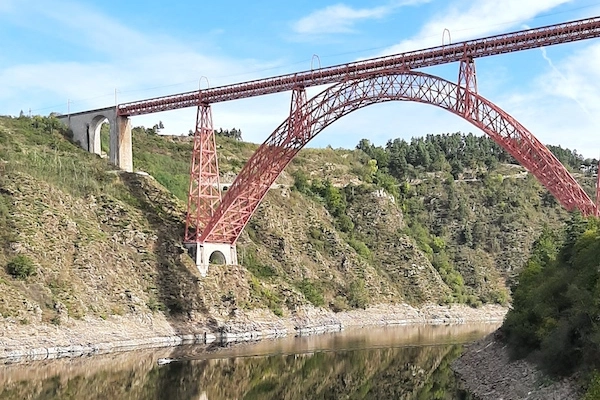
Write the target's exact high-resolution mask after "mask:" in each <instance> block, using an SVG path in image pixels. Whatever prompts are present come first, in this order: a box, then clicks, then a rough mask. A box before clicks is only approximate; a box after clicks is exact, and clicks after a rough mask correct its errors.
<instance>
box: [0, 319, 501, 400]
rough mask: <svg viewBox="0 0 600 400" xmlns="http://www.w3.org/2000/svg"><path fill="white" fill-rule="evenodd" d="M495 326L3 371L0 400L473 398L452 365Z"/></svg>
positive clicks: (368, 331) (335, 336) (406, 330)
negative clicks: (467, 345)
mask: <svg viewBox="0 0 600 400" xmlns="http://www.w3.org/2000/svg"><path fill="white" fill-rule="evenodd" d="M496 328H497V325H494V324H466V325H454V326H431V325H425V326H395V327H379V328H373V327H369V328H361V329H353V330H347V331H343V332H339V333H330V334H322V335H314V336H305V337H288V338H283V339H276V340H264V341H261V342H255V343H243V344H228V345H221V346H219V345H215V344H211V345H206V346H197V345H195V346H180V347H176V348H163V349H153V350H140V351H132V352H126V353H115V354H107V355H101V356H91V357H79V358H64V359H58V360H48V361H35V362H31V363H28V364H18V365H8V366H4V367H0V399H3V400H4V399H11V400H12V399H15V400H16V399H18V400H21V399H35V400H49V399H61V400H65V399H86V400H87V399H90V400H92V399H111V400H123V399H131V400H133V399H135V400H137V399H169V400H171V399H172V400H184V399H185V400H188V399H194V400H215V399H427V400H430V399H470V398H471V397H470V395H469V394H467V393H465V392H464V391H462V390H461V389H460V388H459V387H458V385H457V382H456V380H455V378H454V374H453V373H452V371H451V370H450V368H449V366H450V363H451V361H452V360H454V359H455V358H456V357H457V356H458V355H460V353H461V351H462V349H463V344H464V343H468V342H472V341H474V340H477V339H479V338H481V337H483V336H484V335H485V334H487V333H489V332H491V331H493V330H494V329H496Z"/></svg>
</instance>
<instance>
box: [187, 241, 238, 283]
mask: <svg viewBox="0 0 600 400" xmlns="http://www.w3.org/2000/svg"><path fill="white" fill-rule="evenodd" d="M185 246H186V247H187V249H188V252H189V254H190V256H191V257H192V259H193V260H194V261H195V262H196V267H198V271H199V272H200V275H202V276H203V277H205V276H206V274H207V273H208V266H209V265H210V264H217V265H237V263H238V260H237V248H236V245H235V244H229V243H186V244H185Z"/></svg>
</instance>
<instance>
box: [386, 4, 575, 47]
mask: <svg viewBox="0 0 600 400" xmlns="http://www.w3.org/2000/svg"><path fill="white" fill-rule="evenodd" d="M571 1H573V0H527V1H523V0H503V1H502V2H501V4H500V3H499V2H498V1H497V0H479V1H477V2H472V1H459V2H456V3H453V4H452V5H450V6H449V7H447V8H444V9H443V10H441V11H440V13H439V14H438V15H437V16H434V17H433V18H432V19H431V20H430V21H429V22H427V23H426V24H425V25H424V26H423V28H422V29H421V30H420V32H419V33H418V34H417V35H415V36H413V37H412V38H410V39H406V40H404V41H402V42H400V43H398V44H396V45H394V46H391V47H389V48H387V49H385V50H383V51H382V52H381V54H380V55H388V54H396V53H402V52H406V51H411V50H419V49H423V48H427V47H432V46H440V45H441V44H442V35H443V33H444V30H445V29H448V30H449V31H450V36H451V39H452V42H453V43H456V42H459V41H462V40H467V39H471V38H476V37H481V36H485V35H490V34H494V33H497V32H505V31H507V30H508V29H509V28H511V27H515V26H521V25H522V24H523V22H524V21H527V20H529V19H531V18H533V17H535V16H536V15H538V14H540V13H542V12H544V11H548V10H550V9H552V8H554V7H556V6H559V5H561V4H565V3H569V2H571ZM447 40H448V38H447V36H446V38H445V43H448V41H447Z"/></svg>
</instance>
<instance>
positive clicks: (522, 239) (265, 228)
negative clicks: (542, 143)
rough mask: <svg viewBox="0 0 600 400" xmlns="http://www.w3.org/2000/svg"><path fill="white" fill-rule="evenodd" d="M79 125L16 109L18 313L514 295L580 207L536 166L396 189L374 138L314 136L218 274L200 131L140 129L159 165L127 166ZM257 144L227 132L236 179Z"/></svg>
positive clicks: (138, 153) (200, 310)
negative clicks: (191, 174) (565, 205)
mask: <svg viewBox="0 0 600 400" xmlns="http://www.w3.org/2000/svg"><path fill="white" fill-rule="evenodd" d="M67 137H68V134H67V132H65V131H64V129H63V128H62V127H61V126H60V125H59V124H57V122H56V121H55V120H53V119H49V118H39V117H36V118H33V119H29V118H19V119H11V118H0V144H1V147H0V171H1V175H0V267H2V268H0V314H1V316H2V317H3V318H4V320H5V322H6V321H9V322H11V323H17V324H23V325H27V324H33V323H46V324H55V325H60V324H64V323H66V322H67V321H68V320H69V319H85V318H87V317H93V318H101V319H107V318H110V317H111V316H123V317H127V316H129V315H135V316H137V317H144V316H149V317H151V316H153V315H154V316H156V315H161V316H162V315H164V316H166V317H167V318H169V319H171V320H177V321H192V322H194V323H197V324H201V325H203V326H217V325H218V321H222V320H226V319H227V318H230V317H231V316H236V315H240V314H244V313H246V312H248V311H249V310H253V309H268V310H270V311H271V312H272V314H273V316H274V317H275V316H289V315H293V314H294V312H295V310H297V309H299V307H301V306H304V305H310V304H312V305H314V306H317V307H324V308H327V309H331V310H333V311H341V310H349V309H352V308H364V307H366V306H367V305H369V304H377V303H398V302H408V303H411V304H414V305H419V304H424V303H431V302H433V303H441V302H457V301H458V302H465V301H472V303H473V305H475V304H477V303H479V302H491V303H493V302H503V301H506V299H507V297H506V293H507V289H506V279H508V278H510V277H511V275H512V274H513V272H514V271H515V270H518V268H519V267H520V266H521V264H522V262H521V261H522V259H523V257H524V254H527V252H528V251H529V248H530V246H531V243H532V241H533V240H534V239H535V236H536V232H537V231H538V230H539V227H540V226H541V225H542V224H550V225H552V226H557V227H558V226H560V223H561V220H562V219H563V218H564V216H565V213H564V212H562V211H561V209H560V207H558V206H557V205H556V204H549V205H546V204H543V203H542V202H541V201H540V198H541V196H543V195H544V191H543V190H542V189H541V188H540V187H539V185H538V184H537V183H536V182H534V181H532V180H531V179H529V178H527V179H514V178H508V179H504V180H503V181H499V182H496V181H490V182H487V181H485V179H483V178H482V179H481V180H480V181H477V180H476V181H473V182H467V181H465V182H463V181H456V182H448V181H446V180H444V179H440V178H439V177H432V178H431V179H430V180H421V181H412V182H411V185H410V188H409V189H407V188H405V189H406V190H405V191H404V192H403V193H402V196H401V197H398V198H394V197H392V196H389V195H388V194H387V193H386V192H385V191H382V190H381V189H380V188H379V187H378V186H377V185H376V184H374V183H372V182H368V181H369V179H365V178H364V176H365V175H364V173H363V172H364V170H365V168H366V164H365V159H364V154H363V153H362V152H360V151H358V150H355V151H349V150H333V149H321V150H316V149H308V150H303V151H302V152H301V153H300V155H299V156H298V157H297V158H296V159H295V160H294V162H293V163H292V164H291V165H290V166H289V167H288V169H287V170H286V171H285V172H284V173H283V174H282V176H281V177H280V178H279V180H278V184H279V186H278V188H276V189H273V190H271V191H270V192H269V194H268V195H267V197H266V198H265V199H264V201H263V202H262V203H261V205H260V207H259V209H258V210H257V212H256V214H255V215H254V216H253V218H252V219H251V221H250V223H249V224H248V226H247V227H246V228H245V230H244V233H243V235H242V237H241V239H240V241H239V243H238V255H239V261H240V264H241V265H240V266H234V267H230V268H229V267H228V268H223V267H211V269H210V270H209V276H208V277H207V278H205V279H202V278H200V276H199V274H198V273H197V271H196V268H195V266H194V265H193V263H192V261H191V259H190V258H189V257H188V256H187V254H186V253H185V250H184V248H183V246H182V245H181V238H182V236H183V221H184V213H185V202H184V197H185V190H184V189H183V188H184V187H186V185H187V176H186V173H187V172H185V171H187V163H188V162H189V159H190V152H191V142H190V141H189V140H185V139H177V140H176V139H173V138H168V137H160V136H155V135H149V134H147V133H145V132H144V131H142V130H137V131H134V163H135V168H136V169H140V170H144V171H147V172H149V173H150V174H151V176H144V175H139V174H127V173H122V172H119V171H115V170H114V169H113V168H112V167H110V166H109V165H108V163H107V161H106V160H105V159H102V158H99V157H97V156H95V155H92V154H89V153H86V152H84V151H83V150H81V149H79V148H78V147H77V146H76V145H73V144H71V143H70V142H69V141H68V139H67ZM255 147H256V146H255V145H251V144H247V143H243V142H238V141H235V140H232V139H225V138H220V139H219V152H220V160H219V162H220V165H221V169H222V172H223V181H225V182H226V181H228V180H230V179H231V178H232V177H233V176H234V175H235V173H237V172H238V171H239V170H240V169H241V167H242V165H243V163H244V162H245V160H246V159H247V157H248V156H249V155H250V154H251V153H252V151H253V150H254V149H255ZM299 171H300V172H299ZM499 173H500V174H502V171H500V172H499ZM512 173H513V174H514V172H512ZM302 174H304V175H305V177H306V178H307V182H306V185H309V186H310V185H312V186H310V188H308V189H307V188H305V187H304V186H303V185H302V182H301V181H302V179H301V178H302V176H301V175H302ZM163 185H164V186H163ZM165 186H166V187H167V188H168V189H167V188H165ZM498 193H500V194H498ZM496 195H498V196H505V197H507V198H510V197H511V196H518V204H516V205H515V204H512V203H510V204H508V206H507V205H505V206H503V208H501V207H500V206H497V205H496V204H495V203H493V204H492V203H490V200H489V198H495V197H494V196H496ZM336 196H339V199H341V200H339V202H338V200H337V199H338V197H336ZM486 199H487V200H486ZM456 201H458V202H459V203H458V204H456ZM494 201H496V200H494ZM502 201H504V200H502ZM490 204H492V205H490ZM521 206H522V207H521ZM519 210H524V211H519ZM348 221H350V222H351V224H349V223H348ZM423 230H425V232H427V233H426V234H424V233H423ZM17 267H18V268H17ZM15 268H17V269H15ZM19 271H22V273H21V272H19Z"/></svg>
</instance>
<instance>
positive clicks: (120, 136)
mask: <svg viewBox="0 0 600 400" xmlns="http://www.w3.org/2000/svg"><path fill="white" fill-rule="evenodd" d="M57 118H58V119H59V120H60V121H61V122H62V123H63V124H65V125H66V126H67V127H69V128H70V129H71V131H73V141H74V142H75V143H78V144H79V145H80V146H81V147H82V148H83V149H85V150H87V151H89V152H90V153H95V154H98V155H100V154H101V149H100V128H101V127H102V124H103V123H104V122H108V124H109V125H110V148H109V151H108V157H109V160H110V162H111V163H113V164H114V165H116V166H117V167H119V168H120V169H122V170H124V171H127V172H133V150H132V145H131V121H130V120H129V118H128V117H122V116H119V115H117V109H116V107H108V108H101V109H97V110H91V111H84V112H79V113H74V114H68V115H61V116H58V117H57Z"/></svg>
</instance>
